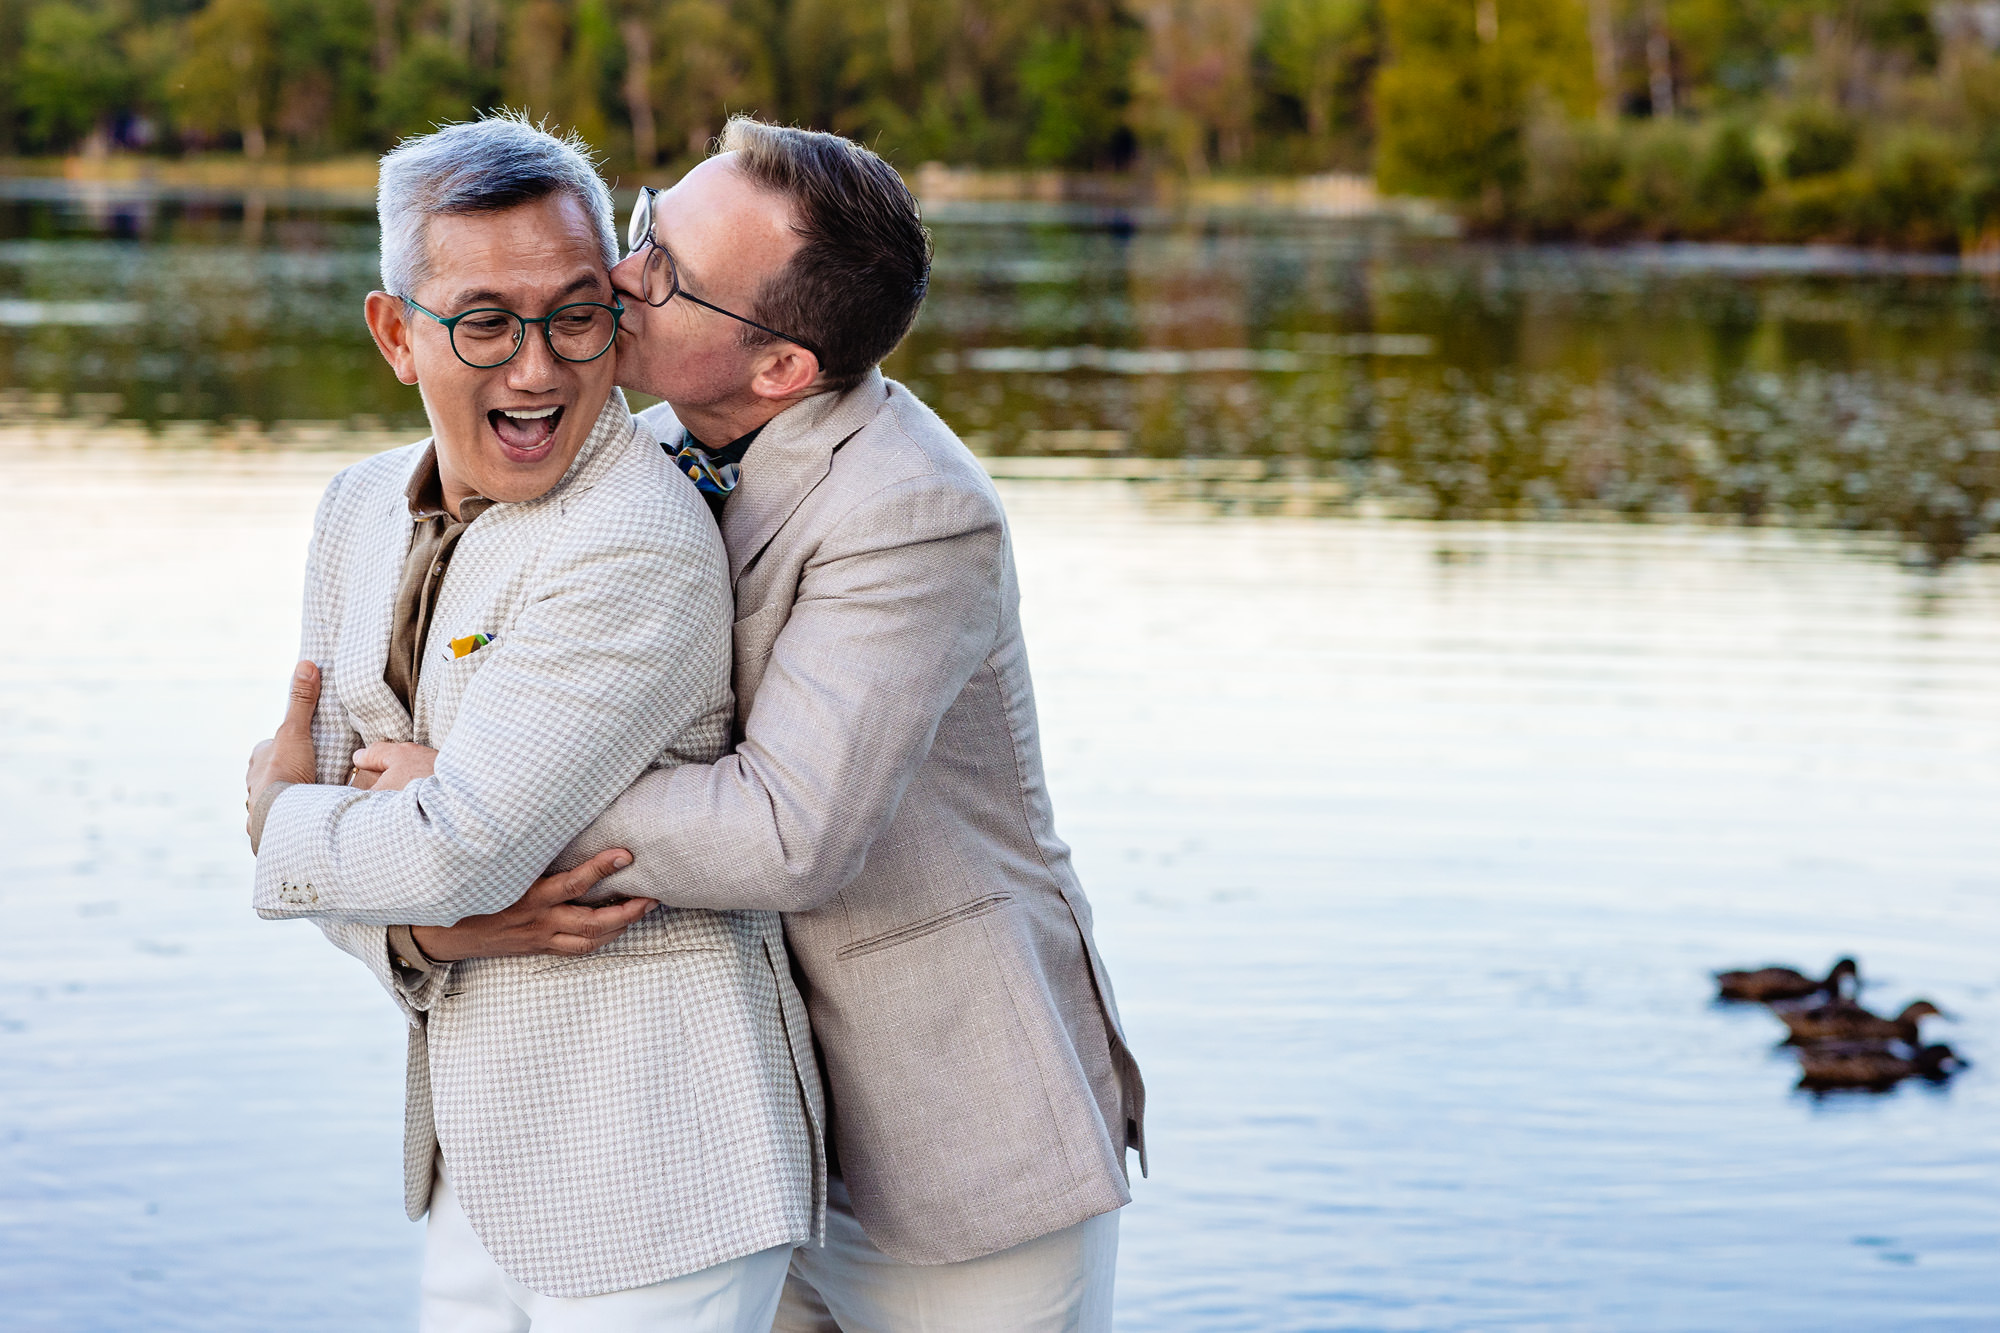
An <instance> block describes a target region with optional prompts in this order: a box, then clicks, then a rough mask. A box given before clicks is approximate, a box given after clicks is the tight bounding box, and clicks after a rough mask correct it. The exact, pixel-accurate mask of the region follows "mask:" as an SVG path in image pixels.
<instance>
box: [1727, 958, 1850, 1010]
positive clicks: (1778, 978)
mask: <svg viewBox="0 0 2000 1333" xmlns="http://www.w3.org/2000/svg"><path fill="white" fill-rule="evenodd" d="M1843 983H1846V984H1845V985H1843ZM1860 984H1861V969H1860V968H1859V967H1857V966H1856V965H1855V962H1854V960H1853V959H1852V958H1843V959H1841V960H1840V961H1839V962H1837V963H1835V964H1834V965H1833V970H1832V971H1830V972H1828V973H1827V974H1826V980H1824V981H1814V980H1813V979H1812V978H1811V977H1809V976H1807V975H1806V974H1805V973H1803V972H1801V971H1799V970H1798V969H1797V968H1791V967H1760V968H1755V969H1753V970H1750V971H1743V972H1717V973H1716V974H1715V985H1716V991H1717V995H1718V998H1720V999H1724V1000H1754V1001H1757V1002H1759V1003H1763V1004H1769V1003H1770V1002H1771V1001H1773V1000H1805V999H1810V998H1811V997H1812V996H1815V995H1821V994H1825V995H1830V996H1833V997H1834V998H1835V999H1836V1000H1838V999H1840V998H1842V997H1844V996H1846V995H1848V994H1850V993H1852V991H1853V990H1855V989H1856V988H1858V987H1859V986H1860Z"/></svg>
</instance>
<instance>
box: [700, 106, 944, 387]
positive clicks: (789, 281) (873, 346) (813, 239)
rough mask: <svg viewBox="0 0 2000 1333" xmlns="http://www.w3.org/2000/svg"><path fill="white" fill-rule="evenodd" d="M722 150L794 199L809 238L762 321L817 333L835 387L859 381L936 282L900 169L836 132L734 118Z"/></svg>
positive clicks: (772, 291)
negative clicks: (897, 170)
mask: <svg viewBox="0 0 2000 1333" xmlns="http://www.w3.org/2000/svg"><path fill="white" fill-rule="evenodd" d="M716 151H717V152H720V153H736V154H738V158H737V163H738V165H739V166H740V167H741V169H742V170H743V172H744V173H745V174H746V175H748V176H749V177H750V179H751V180H753V181H755V182H756V183H757V184H759V185H761V186H763V187H764V188H765V189H768V190H772V191H774V192H776V193H777V194H780V195H783V196H784V197H785V198H786V199H787V200H788V201H790V203H791V207H792V227H793V229H794V230H795V231H797V232H798V234H799V237H800V239H801V241H802V244H801V245H800V246H799V249H798V252H797V253H796V254H794V255H793V256H792V261H791V263H789V264H787V265H786V266H785V268H784V270H783V271H782V272H780V273H778V274H776V275H774V276H773V277H772V278H771V279H770V280H768V281H767V282H766V283H765V284H764V289H763V290H762V291H761V292H759V293H758V295H757V320H758V322H759V323H762V324H768V325H770V326H771V327H772V328H774V329H783V330H785V331H786V332H788V333H791V334H794V335H796V336H798V337H800V338H804V339H806V340H808V341H810V342H811V343H812V344H813V345H814V346H815V347H816V348H817V350H818V352H819V364H820V374H821V375H822V376H823V377H824V382H825V384H826V386H827V387H828V388H829V389H833V390H845V389H851V388H853V387H854V386H855V385H857V384H859V383H860V382H861V381H862V380H863V379H864V378H866V376H867V374H868V372H869V371H870V370H873V369H874V368H875V367H876V366H877V365H878V364H880V363H881V361H882V358H884V357H886V356H887V355H889V353H891V352H893V351H895V350H896V344H897V343H899V342H901V341H902V340H903V335H904V334H906V333H908V332H909V331H910V325H911V324H913V323H915V322H916V318H917V308H918V307H919V306H921V305H922V304H923V303H924V292H925V291H926V290H927V289H928V288H929V286H930V275H931V236H930V232H929V231H927V230H925V228H924V223H923V218H922V216H921V214H920V212H919V210H918V208H917V200H916V196H914V195H912V194H911V193H910V189H909V187H908V186H907V185H905V184H903V178H902V177H901V176H899V175H897V174H896V169H895V168H894V167H892V166H890V165H889V164H888V163H887V162H885V161H883V160H882V159H881V158H880V157H878V156H876V155H875V154H874V153H872V152H870V151H869V150H868V149H866V148H863V147H862V146H861V145H860V144H858V143H855V142H854V141H853V140H851V139H843V138H841V137H840V136H839V135H837V134H823V133H821V132H820V131H818V130H801V129H796V128H794V127H791V126H787V125H772V124H768V123H766V122H764V121H761V120H756V119H753V118H752V117H749V116H732V117H730V119H729V125H728V127H727V128H725V129H724V130H723V132H722V138H721V139H720V140H719V141H718V142H717V146H716ZM744 333H745V335H746V336H747V337H748V338H749V340H750V341H751V342H752V343H761V342H767V341H769V339H768V337H767V336H766V335H764V334H762V333H759V332H758V331H757V330H755V329H750V328H746V329H744Z"/></svg>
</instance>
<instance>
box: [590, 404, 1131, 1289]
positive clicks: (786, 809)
mask: <svg viewBox="0 0 2000 1333" xmlns="http://www.w3.org/2000/svg"><path fill="white" fill-rule="evenodd" d="M642 424H643V425H646V426H647V427H648V428H649V429H651V430H653V432H654V433H655V434H660V435H663V436H665V437H668V438H671V439H673V440H675V441H677V440H678V439H679V437H680V434H681V431H680V429H679V427H678V426H677V425H675V424H674V423H673V421H672V418H671V416H668V415H665V414H664V413H663V412H662V410H661V409H654V411H653V412H652V413H649V414H648V415H647V416H646V417H644V418H642ZM722 534H723V539H724V541H725V543H726V544H727V546H728V548H729V570H730V575H731V578H732V580H733V581H734V585H735V591H736V616H737V620H736V629H735V655H736V671H735V687H736V697H737V726H736V737H737V745H736V748H735V752H734V753H733V754H730V755H728V756H726V757H725V758H723V759H721V760H720V761H718V762H716V763H714V764H691V765H687V766H684V767H680V768H676V769H673V770H671V771H663V772H656V773H652V774H649V775H647V776H646V777H645V778H643V779H641V780H640V782H639V783H638V785H637V786H635V787H634V788H633V790H632V791H630V792H628V793H627V794H626V795H625V796H623V797H621V798H620V799H619V800H618V802H617V803H616V804H615V805H613V806H612V807H611V809H610V810H608V811H607V812H606V814H605V816H604V817H603V818H602V819H601V820H599V821H598V822H597V823H596V824H595V825H593V826H592V827H591V828H590V829H589V830H588V831H587V832H586V833H585V834H584V836H583V837H582V838H580V839H579V841H578V843H577V844H576V845H575V846H573V847H572V848H571V849H570V850H569V851H567V852H565V854H564V858H563V860H564V862H565V863H568V862H572V861H574V860H576V859H579V858H580V857H581V856H583V855H586V854H588V853H590V852H592V851H596V850H601V849H603V848H605V847H627V848H630V849H631V850H632V852H633V854H634V856H635V858H636V861H635V864H634V865H633V866H632V867H631V868H630V869H628V870H625V871H621V872H619V874H617V875H614V876H612V877H611V878H610V879H609V880H607V881H605V883H606V885H607V886H616V887H617V888H619V889H620V890H621V891H623V892H626V893H631V894H644V895H646V896H649V897H653V896H657V897H660V898H661V899H662V900H664V901H666V902H671V903H676V904H680V905H683V906H701V907H716V908H751V907H754V908H777V909H780V910H783V911H785V912H787V913H789V915H788V916H787V917H786V921H785V928H786V935H787V938H788V939H789V941H790V944H791V949H792V956H793V959H794V961H795V965H796V966H797V968H798V969H799V972H800V975H801V977H802V980H803V984H804V989H805V992H806V1000H807V1005H808V1007H809V1009H810V1011H811V1013H812V1024H813V1031H814V1033H815V1035H816V1036H817V1037H818V1039H819V1043H820V1055H821V1059H822V1061H823V1062H824V1065H825V1069H826V1075H827V1084H828V1089H827V1090H828V1093H829V1101H830V1104H831V1110H830V1125H831V1133H832V1138H833V1142H834V1146H835V1148H836V1150H837V1151H836V1152H835V1154H834V1156H835V1157H836V1158H837V1159H838V1162H839V1166H840V1168H841V1172H842V1175H843V1178H844V1179H845V1181H846V1183H847V1188H848V1191H849V1193H850V1194H851V1195H852V1197H853V1200H854V1211H855V1214H856V1216H857V1217H858V1218H859V1219H860V1221H861V1224H862V1226H863V1227H864V1228H865V1229H866V1230H867V1232H868V1235H869V1237H870V1238H871V1239H872V1240H873V1241H874V1242H875V1244H876V1245H878V1246H879V1247H881V1249H882V1250H884V1251H885V1252H886V1253H888V1254H890V1255H893V1256H894V1257H896V1258H898V1259H902V1260H905V1261H907V1262H911V1263H918V1264H938V1263H948V1262H953V1261H957V1260H962V1259H969V1258H973V1257H975V1256H977V1255H982V1254H988V1253H991V1252H993V1251H996V1250H1000V1249H1004V1248H1006V1247H1008V1246H1011V1245H1014V1244H1017V1243H1019V1242H1021V1241H1024V1240H1028V1239H1030V1238H1032V1237H1035V1236H1041V1235H1045V1234H1047V1233H1049V1232H1052V1231H1056V1230H1059V1229H1061V1228H1063V1227H1067V1226H1069V1225H1071V1224H1073V1223H1076V1222H1080V1221H1082V1220H1083V1219H1085V1218H1087V1217H1091V1216H1094V1215H1096V1214H1099V1213H1104V1212H1108V1211H1110V1210H1111V1209H1114V1208H1117V1207H1118V1206H1120V1205H1121V1204H1123V1203H1125V1202H1127V1201H1128V1200H1129V1198H1130V1194H1129V1193H1128V1191H1127V1187H1126V1177H1125V1170H1124V1162H1125V1151H1126V1149H1127V1148H1128V1147H1133V1148H1138V1149H1140V1152H1141V1160H1142V1162H1143V1160H1144V1158H1143V1154H1144V1148H1143V1139H1142V1125H1143V1120H1144V1101H1145V1088H1144V1085H1143V1084H1142V1083H1141V1081H1140V1077H1139V1069H1138V1066H1137V1064H1136V1063H1135V1062H1134V1061H1133V1059H1132V1055H1131V1052H1130V1051H1129V1050H1128V1049H1127V1048H1126V1044H1125V1036H1124V1031H1123V1029H1122V1027H1121V1026H1120V1024H1119V1019H1118V1008H1117V1004H1116V1002H1115V1001H1114V1000H1113V998H1112V992H1111V981H1110V978H1109V976H1108V975H1107V973H1106V971H1105V968H1104V963H1103V961H1102V959H1100V958H1099V956H1098V952H1097V945H1096V942H1095V941H1094V940H1093V938H1092V935H1091V912H1090V904H1089V902H1088V901H1087V900H1086V899H1085V897H1084V894H1083V889H1082V887H1081V886H1080V885H1079V884H1078V882H1077V877H1076V874H1075V872H1074V871H1073V870H1072V869H1071V866H1070V853H1069V848H1068V847H1067V846H1065V845H1064V844H1063V842H1062V840H1061V839H1060V838H1058V837H1057V836H1056V832H1055V818H1054V814H1053V812H1052V810H1051V807H1050V802H1049V793H1048V787H1047V785H1046V783H1045V782H1044V780H1043V777H1042V755H1041V741H1040V738H1039V735H1038V733H1037V729H1036V723H1035V698H1034V686H1033V683H1032V681H1031V680H1030V678H1029V675H1028V659H1027V650H1026V646H1025V644H1024V642H1023V640H1022V635H1021V619H1020V590H1019V586H1018V584H1017V582H1016V579H1015V573H1014V559H1013V552H1012V548H1011V546H1010V545H1009V542H1008V538H1007V525H1006V519H1005V515H1004V514H1003V513H1002V511H1001V507H1000V498H999V496H998V495H997V494H996V493H995V492H994V489H993V484H992V482H991V481H990V480H989V479H988V478H987V476H986V473H985V470H984V469H983V468H981V467H980V465H979V461H978V460H977V459H975V458H974V457H973V456H972V455H971V454H970V453H969V452H968V451H967V450H966V448H965V446H964V445H963V444H961V443H960V442H959V440H958V438H957V437H956V436H955V435H953V434H952V432H951V430H950V428H949V427H947V426H946V425H945V424H944V423H943V422H942V421H940V420H939V419H938V418H937V416H936V415H934V414H933V413H932V412H931V411H930V409H928V408H927V407H925V406H924V405H923V404H922V403H921V402H919V401H918V400H917V399H916V398H915V397H914V396H912V395H911V394H910V392H909V391H908V390H907V389H905V388H903V387H902V386H901V385H899V384H896V383H894V382H893V381H889V380H885V379H884V378H883V377H882V376H881V375H880V374H879V373H876V374H871V375H870V376H869V378H868V379H867V381H866V382H864V383H863V384H861V385H860V386H859V387H857V388H855V389H853V390H852V391H850V392H848V393H845V394H823V395H820V396H818V397H815V398H811V399H808V400H806V401H805V402H802V403H799V404H797V405H795V406H793V407H791V408H790V409H788V410H787V411H785V412H784V413H783V414H782V415H780V416H778V417H777V418H776V419H775V420H773V421H772V422H771V423H770V424H769V425H768V426H766V427H765V428H764V430H763V432H762V433H761V434H759V435H758V437H757V442H756V443H755V444H754V445H753V446H752V447H751V449H750V453H749V455H748V457H746V458H745V459H744V462H743V473H742V482H741V484H740V485H739V487H738V489H737V490H736V492H735V493H734V494H733V495H732V496H731V497H730V499H729V501H728V503H727V505H726V506H725V507H724V509H723V513H722Z"/></svg>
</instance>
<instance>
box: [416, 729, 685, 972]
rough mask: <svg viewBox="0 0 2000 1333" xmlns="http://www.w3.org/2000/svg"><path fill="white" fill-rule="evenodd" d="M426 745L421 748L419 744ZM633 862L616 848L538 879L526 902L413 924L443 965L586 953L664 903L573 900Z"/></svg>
mask: <svg viewBox="0 0 2000 1333" xmlns="http://www.w3.org/2000/svg"><path fill="white" fill-rule="evenodd" d="M419 748H421V747H419ZM631 864H632V854H631V853H630V852H628V851H625V850H624V849H623V848H619V847H614V848H612V849H611V850H610V851H607V852H599V853H598V854H597V855H596V856H593V857H591V858H590V859H589V860H588V861H585V862H584V863H583V864H582V865H580V866H578V867H577V868H576V869H574V870H565V871H563V872H562V873H561V874H558V875H549V876H546V877H545V878H542V879H538V880H536V881H535V882H534V883H533V884H531V885H529V886H528V891H527V892H526V893H524V894H522V895H521V901H519V902H517V903H515V904H514V905H513V906H512V907H508V908H504V909H502V910H501V911H498V912H495V913H493V914H492V915H491V916H469V917H467V918H466V919H465V920H463V921H461V922H459V923H458V924H457V925H455V926H412V927H411V928H410V934H411V935H412V936H414V937H415V939H416V941H417V947H418V948H419V949H422V950H423V951H424V954H425V955H426V956H427V957H429V958H432V959H435V960H436V961H438V962H440V963H451V962H457V961H458V960H460V959H463V958H518V957H522V956H525V955H528V954H543V953H553V954H586V953H590V952H592V951H593V950H595V949H597V948H598V947H600V946H601V945H604V944H607V943H609V942H610V941H612V940H615V939H617V938H618V937H619V936H620V935H622V934H624V933H625V928H626V927H627V926H629V925H631V924H632V923H633V922H634V921H637V920H638V919H639V918H640V917H642V916H644V915H646V913H648V912H650V911H652V910H653V909H654V908H655V907H658V906H659V904H658V903H656V902H654V901H653V900H652V899H651V898H627V899H626V900H625V901H624V902H621V903H613V904H611V905H610V906H608V907H584V906H582V905H581V904H579V903H574V902H571V901H570V900H571V899H572V898H577V897H580V896H582V895H583V894H585V893H588V892H590V889H591V886H593V885H594V884H596V883H597V881H599V880H601V879H603V878H604V877H605V876H607V875H609V874H611V872H612V871H614V870H623V869H624V868H625V867H626V866H629V865H631Z"/></svg>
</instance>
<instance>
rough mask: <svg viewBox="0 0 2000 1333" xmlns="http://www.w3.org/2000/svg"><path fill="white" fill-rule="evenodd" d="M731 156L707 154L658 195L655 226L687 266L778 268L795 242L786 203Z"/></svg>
mask: <svg viewBox="0 0 2000 1333" xmlns="http://www.w3.org/2000/svg"><path fill="white" fill-rule="evenodd" d="M735 156H736V155H735V154H734V153H724V154H722V155H721V156H720V157H711V158H709V159H708V160H707V161H705V162H703V163H702V164H701V165H700V166H697V167H696V168H695V169H694V170H692V171H690V172H689V173H688V174H687V175H685V176H683V177H681V179H680V182H679V183H678V184H676V185H675V186H674V187H673V188H672V189H671V190H668V191H667V192H666V193H665V194H663V195H661V196H660V199H659V204H658V213H657V215H656V221H655V223H654V226H655V229H656V231H657V232H658V234H659V237H660V239H661V240H663V241H666V242H667V244H669V245H670V246H672V248H673V251H674V256H675V257H676V258H677V259H681V260H684V261H686V262H687V263H688V264H689V265H690V266H694V265H696V264H699V263H702V262H704V261H707V262H709V263H722V264H726V265H727V266H729V267H730V268H735V269H744V268H748V269H753V270H758V271H764V270H767V269H770V268H776V267H779V266H781V265H783V264H784V263H785V262H786V261H787V260H789V259H790V258H791V256H792V252H793V251H794V250H796V249H798V247H799V237H798V233H796V232H794V231H793V230H792V210H791V205H790V203H789V202H788V201H787V200H786V199H785V197H784V196H783V195H781V194H778V193H776V192H775V191H772V190H767V189H765V188H764V187H763V186H761V185H759V184H757V183H756V182H755V181H753V180H751V179H750V178H749V177H748V176H746V175H745V174H744V173H743V172H741V171H739V170H738V169H737V167H736V164H735V161H734V158H735Z"/></svg>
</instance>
